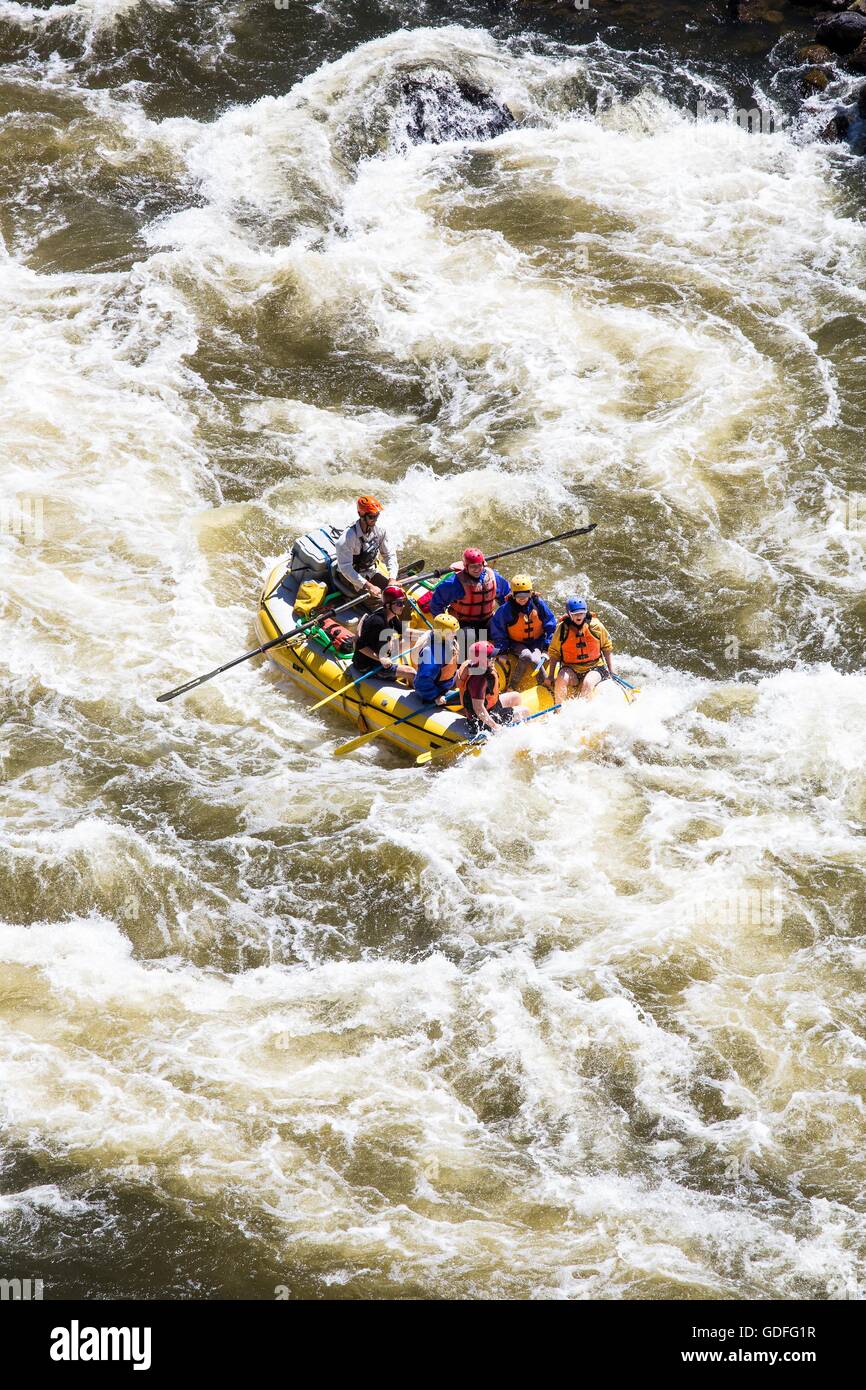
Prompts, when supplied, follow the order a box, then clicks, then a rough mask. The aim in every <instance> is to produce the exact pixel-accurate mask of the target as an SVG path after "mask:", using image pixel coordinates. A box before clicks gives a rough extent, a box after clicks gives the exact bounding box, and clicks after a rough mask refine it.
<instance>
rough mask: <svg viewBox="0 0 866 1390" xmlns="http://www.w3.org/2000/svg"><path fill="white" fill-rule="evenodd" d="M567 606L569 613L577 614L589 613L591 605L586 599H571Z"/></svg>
mask: <svg viewBox="0 0 866 1390" xmlns="http://www.w3.org/2000/svg"><path fill="white" fill-rule="evenodd" d="M565 606H566V608H567V609H568V611H569V613H575V614H577V613H588V612H589V604H588V603H587V601H586V599H585V598H570V599H569V600H568V602H567V603H566V605H565Z"/></svg>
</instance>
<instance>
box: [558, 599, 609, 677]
mask: <svg viewBox="0 0 866 1390" xmlns="http://www.w3.org/2000/svg"><path fill="white" fill-rule="evenodd" d="M594 617H595V614H594V613H589V614H587V619H586V622H585V623H583V624H581V626H580V628H576V627H575V626H574V623H572V622H569V620H568V618H563V619H562V620H561V622H562V626H561V627H560V629H559V640H560V642H561V643H562V657H561V660H562V664H563V666H586V667H587V668H589V667H590V666H597V665H598V664H599V662H600V661H601V643H600V642H599V640H598V638H597V637H596V635H595V633H594V632H591V631H590V626H589V625H590V623H591V622H592V620H593V618H594Z"/></svg>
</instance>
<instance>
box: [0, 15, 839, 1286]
mask: <svg viewBox="0 0 866 1390" xmlns="http://www.w3.org/2000/svg"><path fill="white" fill-rule="evenodd" d="M716 8H717V10H718V11H719V13H718V14H717V13H716V12H715V11H714V10H713V8H712V6H707V5H705V4H703V3H694V4H685V3H678V4H668V5H667V6H662V5H655V6H647V5H624V6H614V5H609V6H608V9H609V10H610V17H611V18H616V19H617V22H618V24H619V27H618V28H617V29H615V30H610V31H606V37H605V39H602V40H598V41H593V42H587V39H590V38H591V36H592V33H593V32H594V29H597V27H598V25H597V23H596V25H595V26H594V27H593V24H592V22H591V19H590V18H589V17H587V16H572V17H569V16H568V15H567V14H565V13H563V12H561V11H560V12H552V11H551V10H549V9H547V10H545V9H544V8H538V7H530V6H519V7H517V6H510V5H500V6H493V5H490V4H486V3H482V0H461V2H460V3H455V4H450V5H449V4H444V3H432V0H430V2H429V3H426V2H425V0H365V3H363V4H362V3H350V0H322V3H319V4H315V5H314V4H309V3H302V0H290V3H289V4H288V6H287V8H286V9H284V10H279V9H277V8H276V7H275V6H274V5H272V4H266V3H237V0H231V3H209V2H207V0H201V2H200V3H197V4H189V3H174V2H173V0H159V3H157V0H152V3H137V0H73V2H72V3H67V4H50V5H47V4H34V5H26V4H13V3H9V2H8V0H2V3H0V56H2V58H3V60H4V68H3V74H2V79H0V302H2V315H0V428H2V465H0V489H2V491H0V504H2V506H3V508H4V509H5V510H4V512H3V517H4V526H3V534H2V535H0V564H2V582H0V653H2V663H3V666H2V676H0V708H2V743H0V776H2V799H0V919H2V921H0V1277H11V1276H13V1275H15V1276H18V1277H22V1278H23V1277H33V1278H42V1279H43V1280H44V1284H45V1297H46V1298H49V1297H61V1296H64V1295H65V1296H73V1297H75V1296H86V1297H99V1296H102V1297H110V1296H141V1295H151V1296H157V1297H170V1296H180V1297H216V1296H220V1295H221V1296H228V1297H238V1296H240V1297H254V1298H265V1299H267V1298H273V1297H274V1296H275V1291H279V1292H280V1293H281V1294H283V1295H285V1294H288V1295H289V1296H292V1297H295V1296H302V1297H314V1298H375V1297H415V1298H417V1297H434V1298H436V1297H447V1296H457V1297H466V1298H479V1297H487V1298H490V1297H507V1298H559V1299H583V1298H605V1299H614V1298H665V1299H705V1298H719V1297H721V1298H783V1297H793V1298H804V1299H805V1298H822V1299H823V1298H846V1297H847V1298H863V1297H866V1263H864V1256H866V1207H864V1198H863V1191H864V1187H866V1122H864V1083H866V1031H864V1002H866V1001H864V995H866V984H864V969H866V944H864V938H863V930H864V921H866V912H864V905H866V890H864V865H866V840H864V816H866V751H864V750H866V739H864V728H866V675H864V673H863V661H864V648H866V641H864V616H866V598H864V595H866V562H864V540H866V474H864V467H863V439H864V426H866V389H864V369H866V222H864V216H866V183H864V176H863V169H864V166H863V162H862V159H861V157H860V156H859V155H858V154H857V152H856V134H857V127H856V126H855V128H854V130H855V148H854V149H850V148H849V147H848V146H844V145H842V146H830V145H827V144H826V143H821V142H820V141H818V140H817V138H816V136H817V132H818V130H819V129H820V127H821V125H822V124H825V123H826V121H827V119H829V114H832V110H833V109H835V107H836V105H838V104H839V102H842V103H843V104H844V103H846V102H850V97H851V92H852V91H853V90H854V85H853V83H850V84H847V85H846V82H845V81H842V82H840V83H838V84H837V85H836V86H835V87H834V88H833V89H831V91H830V93H829V94H825V96H824V97H822V98H821V99H820V102H817V103H815V104H813V108H812V109H810V108H808V107H806V108H804V107H803V106H802V104H801V101H800V99H799V98H796V97H795V92H796V83H797V81H798V78H797V73H798V71H799V68H798V60H797V59H796V56H795V54H796V49H797V48H798V47H799V45H800V44H802V43H803V42H805V41H807V39H808V38H809V35H810V32H811V31H810V28H809V25H808V23H807V20H808V12H804V11H803V10H802V9H800V10H799V11H796V13H797V14H798V15H799V16H800V21H801V29H800V31H799V34H797V33H792V32H789V31H788V30H786V29H784V28H783V27H781V26H778V25H777V26H775V28H773V26H772V25H769V26H767V25H764V26H761V25H759V26H757V27H754V28H745V29H736V28H735V27H732V26H730V25H727V24H726V23H724V22H723V18H722V12H723V11H724V10H725V8H726V7H725V5H724V4H723V3H721V0H720V3H719V4H718V6H717V7H716ZM776 8H779V9H785V6H784V5H780V6H778V7H776ZM647 11H648V12H649V14H648V17H647V21H646V25H645V28H644V29H643V30H639V29H638V28H637V27H636V20H635V16H636V15H638V14H639V13H644V14H646V13H647ZM663 11H665V12H666V13H667V19H666V20H665V19H664V16H663V14H662V12H663ZM708 12H709V13H708ZM787 13H788V11H787V10H786V14H787ZM660 16H661V17H660ZM701 17H702V18H701ZM699 18H701V22H700V23H698V22H697V20H698V19H699ZM458 84H463V94H461V87H460V85H458ZM753 87H754V90H755V91H756V92H757V93H758V96H759V97H760V100H761V103H762V111H763V118H762V119H763V124H764V127H765V128H764V129H762V131H761V132H759V133H752V134H748V133H747V132H745V131H744V130H742V129H741V128H739V127H738V125H737V124H736V122H735V121H734V120H733V119H729V118H726V119H724V120H719V121H717V122H715V123H713V122H710V121H702V122H698V121H696V119H695V116H696V111H697V104H698V103H699V102H703V103H704V104H705V105H706V106H708V107H710V108H715V109H719V110H721V109H722V108H725V109H726V110H728V111H729V112H730V110H731V108H732V103H733V105H734V106H736V105H742V104H743V103H744V102H748V103H749V104H752V100H750V92H751V90H752V88H753ZM476 91H481V92H483V93H487V94H489V95H490V101H489V102H488V103H487V104H479V103H478V101H477V100H473V99H472V93H474V92H476ZM419 92H420V93H421V95H420V96H419V95H418V94H419ZM466 93H469V94H470V95H469V96H467V95H466ZM493 103H495V105H494V104H493ZM506 108H507V111H508V112H509V113H510V117H509V119H508V121H507V128H505V129H503V130H502V132H501V133H500V134H498V135H497V136H496V137H495V138H493V139H486V138H484V137H485V136H487V135H489V134H490V131H491V129H492V125H491V122H493V124H494V125H495V120H494V118H495V116H496V113H497V111H499V113H500V114H501V112H502V111H503V110H505V109H506ZM828 108H829V111H828ZM419 112H420V115H419ZM491 113H492V115H491ZM485 123H486V124H485ZM503 123H505V122H503ZM770 126H772V127H773V129H772V130H771V129H770V128H769V127H770ZM359 491H363V492H373V493H376V494H377V495H378V496H379V497H380V498H382V500H383V501H384V502H385V504H386V506H387V518H388V520H389V522H390V525H391V529H392V533H393V534H394V536H395V538H396V539H397V541H398V542H399V547H400V552H401V555H402V557H403V559H404V560H411V559H415V558H420V557H424V558H425V559H426V561H427V563H428V565H432V564H440V563H448V562H450V561H451V560H452V559H454V558H456V556H457V555H458V554H459V552H460V550H461V549H462V547H463V546H464V545H465V544H467V543H471V542H474V543H476V544H478V543H480V544H481V545H484V546H487V547H488V548H489V549H500V548H504V547H506V546H508V545H516V544H519V543H520V542H521V541H524V540H530V539H535V538H538V537H541V536H545V535H550V534H552V533H555V532H558V531H563V530H565V529H567V528H568V527H569V526H570V525H572V524H573V525H580V524H581V522H582V520H583V519H584V518H589V519H591V520H594V521H596V522H598V530H597V531H596V533H595V535H594V537H593V538H592V539H591V540H589V541H587V540H583V539H582V540H577V541H574V542H570V543H567V544H559V545H554V546H552V547H549V548H547V549H543V550H540V551H538V552H536V553H535V557H534V559H533V560H532V566H533V569H534V576H535V578H536V581H537V583H538V585H539V587H540V588H541V590H542V591H543V592H544V593H545V594H546V595H547V596H548V597H550V598H551V600H552V601H554V602H555V604H556V606H557V607H559V605H561V604H562V603H563V602H564V600H565V598H566V597H567V596H568V595H569V594H571V593H574V592H578V593H580V592H586V593H588V594H589V595H590V596H591V598H592V603H593V606H594V607H597V609H598V611H599V612H600V614H601V615H602V617H603V619H604V621H605V623H606V625H607V626H608V628H609V629H610V631H611V634H612V636H613V638H614V642H615V645H616V653H617V659H618V661H619V664H620V669H621V670H622V672H623V673H624V674H625V675H627V676H628V677H629V678H630V679H631V680H633V681H635V682H636V683H638V684H639V685H640V686H641V687H642V690H643V694H642V696H641V698H640V699H639V701H638V702H637V703H635V704H634V705H631V706H627V705H626V704H625V703H624V702H623V703H618V702H614V703H612V704H611V703H610V702H599V704H598V705H597V706H596V707H594V708H583V709H578V708H576V707H574V706H572V707H570V708H569V709H568V710H567V711H566V712H565V713H564V714H563V715H561V716H558V717H556V716H555V717H552V718H550V719H548V720H540V721H538V722H537V723H535V724H533V725H532V726H530V727H528V728H527V729H525V730H522V731H520V732H518V733H516V734H514V735H512V736H510V737H509V738H504V737H503V738H502V739H501V740H499V741H497V743H496V745H495V746H493V747H490V748H489V749H487V750H486V751H485V752H484V753H483V755H482V756H481V757H480V758H477V759H471V760H468V761H467V762H466V763H463V764H457V765H454V766H453V767H445V768H440V769H439V770H438V771H437V770H433V771H430V770H426V771H425V770H422V769H418V768H416V767H414V766H412V765H407V764H406V762H405V761H402V760H401V759H400V758H399V757H398V756H397V755H396V754H394V753H391V752H388V751H387V750H382V749H381V748H380V747H379V746H378V745H376V744H373V745H372V746H370V747H368V748H365V749H364V750H362V751H360V752H359V753H357V754H356V755H354V756H353V757H351V758H349V759H346V760H341V761H339V762H335V761H334V760H333V759H332V757H331V756H330V754H331V752H332V750H333V748H334V747H335V746H336V745H337V744H338V743H339V742H341V741H342V740H343V739H344V738H345V737H346V736H347V729H348V726H347V725H346V724H344V723H343V722H341V720H340V719H339V717H338V716H336V715H331V714H329V712H328V711H322V712H320V713H316V714H310V713H308V712H307V708H306V705H307V704H309V701H306V702H305V701H304V699H303V698H302V697H301V696H300V695H299V694H292V693H288V692H287V691H286V690H285V689H284V688H282V687H281V686H280V685H279V684H278V683H277V681H276V680H275V678H274V676H273V675H272V674H269V673H268V671H267V670H266V669H265V668H264V666H263V664H262V663H261V662H251V663H248V664H247V665H244V666H241V667H239V668H238V669H237V670H235V671H234V672H232V673H231V674H230V675H227V676H225V677H223V678H221V679H219V680H217V681H214V682H212V683H210V684H208V685H206V686H203V687H202V688H201V689H200V690H198V691H196V692H195V693H194V694H193V695H191V696H190V697H188V698H186V699H185V700H178V701H176V702H174V703H171V704H168V705H160V704H157V703H156V698H155V697H156V695H157V694H158V693H160V692H161V691H164V690H166V689H168V688H169V687H171V686H173V685H177V684H178V683H180V682H181V681H183V680H185V679H188V678H190V677H191V676H193V675H195V674H197V673H199V672H201V671H205V670H207V669H209V668H210V667H212V666H215V665H217V664H218V663H220V662H221V661H224V660H227V659H228V658H229V657H231V656H234V655H236V654H238V653H240V652H243V651H244V650H246V649H248V648H249V647H251V646H253V645H254V633H253V626H252V620H253V616H254V609H255V598H256V587H257V584H258V582H259V579H260V577H261V575H262V574H263V573H264V572H265V570H266V569H267V567H268V566H269V565H270V564H273V563H274V562H275V560H276V557H277V556H279V555H280V554H281V553H282V552H283V551H284V550H285V549H286V548H287V547H288V546H289V545H290V543H291V540H292V538H293V537H294V536H295V535H296V534H298V533H299V532H300V531H303V530H305V529H306V528H308V527H311V526H313V525H317V524H319V523H322V522H324V521H332V522H338V523H345V522H346V521H348V520H349V519H350V518H351V515H352V499H353V498H354V497H355V496H356V495H357V493H358V492H359ZM523 567H524V568H525V567H526V565H525V562H524V565H523ZM349 732H351V731H349ZM470 764H471V765H470Z"/></svg>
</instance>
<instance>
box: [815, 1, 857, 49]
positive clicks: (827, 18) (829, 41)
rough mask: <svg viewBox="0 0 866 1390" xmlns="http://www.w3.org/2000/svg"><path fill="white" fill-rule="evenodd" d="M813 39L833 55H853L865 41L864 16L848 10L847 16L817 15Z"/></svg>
mask: <svg viewBox="0 0 866 1390" xmlns="http://www.w3.org/2000/svg"><path fill="white" fill-rule="evenodd" d="M815 37H816V38H817V40H818V42H819V43H823V44H826V45H827V47H828V48H832V50H833V52H834V53H853V52H854V50H855V49H856V48H857V47H859V45H860V44H861V43H862V41H863V39H866V15H864V14H856V13H854V12H853V11H850V10H849V11H848V13H847V14H830V15H828V14H823V15H818V18H817V20H816V22H815Z"/></svg>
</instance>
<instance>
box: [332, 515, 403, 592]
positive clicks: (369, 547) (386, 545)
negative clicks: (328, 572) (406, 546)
mask: <svg viewBox="0 0 866 1390" xmlns="http://www.w3.org/2000/svg"><path fill="white" fill-rule="evenodd" d="M381 516H382V504H381V502H378V501H377V500H376V498H375V497H359V498H358V520H357V521H356V522H354V523H353V524H352V525H351V526H347V527H346V530H345V531H344V532H343V534H342V536H340V538H339V540H338V541H337V542H336V551H337V558H336V560H335V562H334V583H335V584H337V585H338V586H339V587H340V588H341V589H342V590H343V592H344V593H346V594H348V595H349V596H350V597H351V596H352V595H353V594H358V595H361V594H366V595H368V596H369V597H371V598H375V599H376V600H377V601H378V599H379V597H380V594H381V591H382V589H384V587H385V585H386V584H387V583H388V582H389V581H390V582H393V581H394V580H395V579H396V578H397V574H398V571H399V563H398V560H397V552H396V550H395V549H394V547H393V545H392V544H391V542H390V540H389V538H388V532H387V531H386V530H385V527H384V526H383V525H382V521H381ZM380 555H381V557H382V559H383V560H384V561H385V565H386V567H387V570H388V574H387V577H386V576H385V575H384V574H381V573H380V571H379V570H378V569H377V568H376V564H377V561H378V559H379V556H380Z"/></svg>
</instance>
